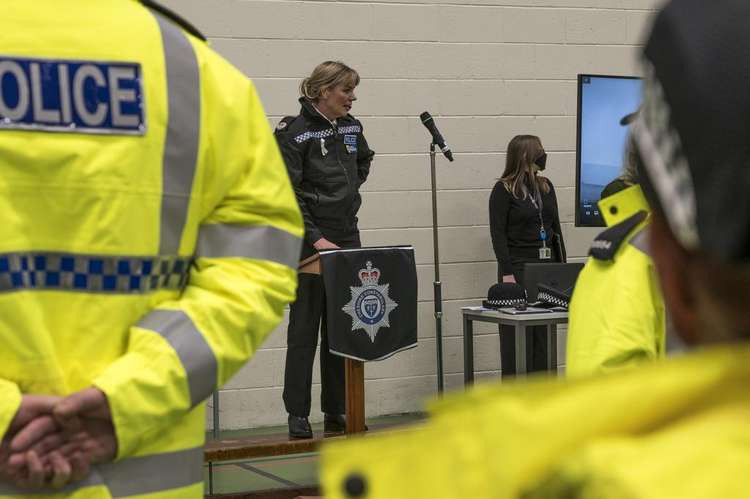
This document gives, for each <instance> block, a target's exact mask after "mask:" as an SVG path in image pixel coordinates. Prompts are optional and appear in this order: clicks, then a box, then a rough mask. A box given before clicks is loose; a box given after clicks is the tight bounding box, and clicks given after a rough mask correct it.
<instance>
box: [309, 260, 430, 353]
mask: <svg viewBox="0 0 750 499" xmlns="http://www.w3.org/2000/svg"><path fill="white" fill-rule="evenodd" d="M320 260H321V264H322V269H323V282H324V284H325V289H326V321H327V329H328V346H329V350H330V351H331V353H334V354H336V355H340V356H342V357H348V358H350V359H355V360H361V361H367V360H382V359H385V358H387V357H390V356H391V355H393V354H395V353H396V352H400V351H402V350H406V349H408V348H413V347H415V346H417V271H416V266H415V263H414V248H413V247H411V246H391V247H385V248H358V249H341V250H332V251H322V252H321V253H320Z"/></svg>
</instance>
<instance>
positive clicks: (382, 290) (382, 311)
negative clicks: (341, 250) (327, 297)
mask: <svg viewBox="0 0 750 499" xmlns="http://www.w3.org/2000/svg"><path fill="white" fill-rule="evenodd" d="M366 266H367V268H364V269H360V271H359V273H358V275H359V280H360V281H362V286H350V287H349V288H350V289H351V293H352V299H351V300H350V301H349V303H347V304H346V305H344V306H343V307H342V309H341V310H343V311H344V312H346V313H347V314H349V315H350V316H351V317H352V332H353V331H355V330H357V329H362V330H364V331H365V332H366V333H367V335H368V336H369V337H370V341H372V342H373V343H375V336H377V334H378V331H379V330H380V328H382V327H391V326H390V322H389V316H390V314H391V312H392V311H393V309H395V308H396V307H398V303H396V302H395V301H393V300H392V299H391V298H390V297H389V296H388V287H389V286H390V284H378V281H379V280H380V270H379V269H377V268H373V267H372V262H367V265H366Z"/></svg>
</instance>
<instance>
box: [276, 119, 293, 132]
mask: <svg viewBox="0 0 750 499" xmlns="http://www.w3.org/2000/svg"><path fill="white" fill-rule="evenodd" d="M296 118H297V117H296V116H284V117H283V118H281V121H279V124H278V125H276V131H277V132H283V131H284V130H286V129H287V128H288V127H289V125H290V124H291V123H292V121H294V120H295V119H296Z"/></svg>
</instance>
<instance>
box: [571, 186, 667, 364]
mask: <svg viewBox="0 0 750 499" xmlns="http://www.w3.org/2000/svg"><path fill="white" fill-rule="evenodd" d="M599 207H600V212H601V213H602V214H603V215H604V219H605V221H606V223H607V226H608V227H609V228H608V229H607V230H605V231H604V232H602V233H601V234H599V235H598V236H597V237H596V239H594V242H593V243H592V245H591V250H590V251H589V254H590V255H591V256H590V258H589V259H588V261H587V262H586V266H585V267H584V268H583V270H582V271H581V274H580V275H579V276H578V281H577V282H576V287H575V291H574V292H573V299H572V300H571V303H570V319H569V325H568V340H567V348H566V366H565V369H566V373H567V375H568V376H580V375H586V374H590V373H594V372H603V371H607V370H610V369H615V368H620V367H623V366H629V365H634V364H637V363H639V362H642V361H645V360H653V359H657V358H660V357H663V356H664V354H665V350H666V323H665V312H664V300H663V298H662V294H661V288H660V286H659V280H658V277H657V275H656V270H655V269H654V262H653V261H652V260H651V256H650V254H649V249H648V244H647V235H648V230H647V226H648V223H649V217H648V211H649V208H648V205H647V204H646V200H645V199H644V198H643V193H642V192H641V188H640V187H639V186H633V187H629V188H627V189H625V190H624V191H621V192H618V193H617V194H614V195H612V196H609V197H607V198H605V199H602V200H601V201H599Z"/></svg>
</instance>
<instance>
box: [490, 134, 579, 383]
mask: <svg viewBox="0 0 750 499" xmlns="http://www.w3.org/2000/svg"><path fill="white" fill-rule="evenodd" d="M546 163H547V153H545V152H544V147H543V146H542V141H541V140H539V137H536V136H534V135H517V136H515V137H513V139H512V140H511V141H510V143H509V144H508V151H507V156H506V160H505V171H504V172H503V175H502V177H501V178H500V180H499V181H498V182H497V183H496V184H495V187H494V188H493V189H492V194H491V195H490V232H491V235H492V247H493V248H494V250H495V257H496V258H497V266H498V271H497V274H498V277H497V278H498V281H501V282H517V283H519V284H521V285H523V265H524V264H525V263H529V262H563V261H565V244H564V243H563V239H562V232H561V229H560V216H559V215H558V212H557V197H556V196H555V189H554V187H553V186H552V182H550V181H549V179H547V178H545V177H542V176H541V175H539V172H540V171H542V170H544V169H545V167H546ZM535 299H536V297H535V296H530V297H529V300H530V301H532V300H535ZM503 328H508V330H506V329H501V334H500V354H501V362H502V373H503V376H507V375H514V374H515V349H514V338H513V328H512V327H510V326H503ZM545 334H546V328H544V327H536V328H534V331H533V333H532V334H531V335H529V337H528V339H527V342H526V365H527V366H528V370H529V371H539V370H543V369H545V368H546V364H547V363H546V358H547V342H546V337H545Z"/></svg>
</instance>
